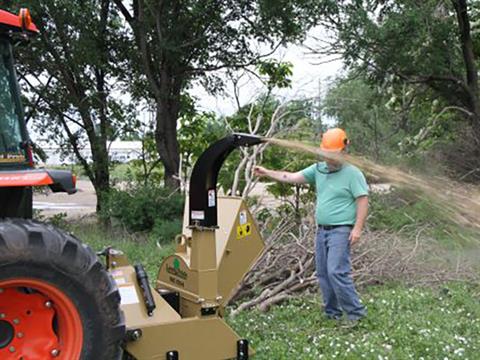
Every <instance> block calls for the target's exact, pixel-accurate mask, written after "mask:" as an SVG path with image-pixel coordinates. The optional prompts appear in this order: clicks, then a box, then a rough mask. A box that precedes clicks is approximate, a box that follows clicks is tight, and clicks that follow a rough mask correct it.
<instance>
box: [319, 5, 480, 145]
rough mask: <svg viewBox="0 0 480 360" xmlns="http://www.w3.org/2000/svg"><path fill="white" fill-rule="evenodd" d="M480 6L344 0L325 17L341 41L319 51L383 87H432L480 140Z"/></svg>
mask: <svg viewBox="0 0 480 360" xmlns="http://www.w3.org/2000/svg"><path fill="white" fill-rule="evenodd" d="M478 7H479V2H478V1H468V2H467V0H451V1H438V0H426V1H415V0H401V1H397V0H395V1H393V0H387V1H385V0H381V1H380V0H378V1H354V2H352V1H338V2H337V4H336V8H335V9H334V10H333V11H332V12H331V13H330V14H329V15H328V16H326V17H325V24H326V26H328V28H329V29H330V30H332V32H333V33H334V34H335V36H336V38H335V41H334V43H332V44H330V45H329V46H326V47H321V48H319V49H318V51H319V52H320V53H329V54H331V53H337V54H338V53H340V54H342V56H343V58H344V60H345V63H346V65H347V66H349V67H350V68H355V69H356V70H358V71H360V72H362V73H363V74H365V75H366V76H367V78H368V79H369V80H370V81H372V82H373V83H375V84H377V85H382V84H386V83H388V84H399V83H404V84H410V85H412V86H415V87H423V88H428V89H430V90H431V91H432V93H433V94H434V95H435V97H436V98H439V99H442V100H444V101H445V102H446V105H447V106H448V110H449V111H456V112H458V113H459V114H460V115H461V116H463V117H465V118H466V119H467V120H468V121H469V122H470V124H471V125H472V127H473V128H474V129H475V132H476V141H477V144H480V101H479V92H478V75H477V67H478V64H477V58H478V54H479V50H480V48H479V46H478V41H475V40H474V39H475V38H476V37H475V36H474V34H473V30H474V29H472V24H471V19H472V16H473V14H475V13H478ZM332 9H333V8H332Z"/></svg>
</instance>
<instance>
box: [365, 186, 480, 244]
mask: <svg viewBox="0 0 480 360" xmlns="http://www.w3.org/2000/svg"><path fill="white" fill-rule="evenodd" d="M369 213H370V216H369V218H368V225H369V227H370V229H371V230H388V231H393V232H401V233H402V234H403V235H405V236H411V235H415V233H416V231H418V230H419V229H420V228H423V229H424V231H423V235H426V236H428V237H431V238H433V239H435V240H436V241H437V242H438V244H439V245H441V246H443V247H445V248H447V249H451V250H453V249H457V250H458V249H461V248H469V247H475V248H478V245H479V241H478V239H479V234H478V230H474V229H468V228H466V227H465V226H461V225H459V224H456V223H455V222H454V221H452V219H450V218H449V217H448V216H446V215H445V214H444V213H442V212H441V210H440V209H438V207H435V206H434V205H433V204H432V203H431V201H428V200H423V199H421V200H419V199H417V198H415V197H414V196H413V195H412V194H409V193H408V192H404V191H399V190H397V191H393V192H392V193H390V194H371V195H370V211H369Z"/></svg>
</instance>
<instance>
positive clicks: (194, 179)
mask: <svg viewBox="0 0 480 360" xmlns="http://www.w3.org/2000/svg"><path fill="white" fill-rule="evenodd" d="M36 33H38V29H37V27H36V26H35V24H34V23H33V22H32V20H31V17H30V14H29V12H28V10H26V9H22V10H21V11H20V13H19V15H18V16H17V15H14V14H12V13H9V12H7V11H2V10H0V52H1V61H0V87H1V89H0V96H1V99H0V359H2V360H44V359H63V360H79V359H82V360H84V359H86V360H114V359H115V360H117V359H124V360H126V359H138V360H147V359H157V360H158V359H167V360H175V359H181V360H217V359H238V360H246V359H249V358H250V357H251V356H252V355H253V350H252V349H251V347H250V346H249V342H248V340H246V339H243V338H241V337H239V336H238V335H237V334H236V333H235V332H234V331H233V330H232V329H231V328H230V327H229V326H228V325H227V323H226V322H225V321H224V315H225V307H226V305H227V303H228V302H229V300H230V299H231V296H232V294H233V293H234V291H235V289H236V287H237V286H238V284H239V282H240V281H241V279H242V277H243V276H244V274H245V273H246V272H247V271H248V270H249V269H250V268H251V267H252V265H253V264H254V262H255V261H256V259H257V258H258V256H259V255H260V254H261V252H262V251H263V249H264V243H263V240H262V238H261V236H260V233H259V231H258V230H257V227H256V225H255V221H254V219H253V217H252V215H251V214H250V212H249V210H248V208H247V206H246V204H245V203H244V201H243V200H242V199H241V198H237V197H221V196H217V188H216V183H217V176H218V173H219V171H220V168H221V166H222V164H223V162H224V160H225V158H226V157H227V156H228V154H229V153H230V152H232V151H233V150H234V149H235V148H237V147H240V146H252V145H256V144H259V143H261V142H262V141H263V140H262V139H261V138H258V137H254V136H249V135H243V134H232V135H230V136H227V137H225V138H223V139H221V140H219V141H217V142H215V143H214V144H212V145H211V146H210V147H209V148H207V149H206V150H205V152H204V153H203V154H202V155H201V156H200V157H199V159H198V161H197V162H196V164H195V166H194V168H193V170H192V174H191V178H190V189H189V196H188V199H187V201H186V206H185V214H184V226H183V230H182V233H181V234H180V235H179V236H177V237H176V239H175V241H176V250H175V253H174V254H173V255H171V256H169V257H167V258H166V259H164V260H163V262H162V263H161V264H160V268H159V271H158V275H157V278H156V280H154V281H151V280H150V279H149V277H148V275H147V273H146V272H145V269H144V268H143V266H142V265H141V264H138V263H137V264H134V265H132V264H131V263H130V261H129V260H128V259H127V257H126V256H125V254H124V253H123V252H122V251H121V250H118V249H114V248H111V247H109V248H106V249H104V250H103V251H101V252H100V253H97V254H96V253H95V252H93V251H92V249H90V248H89V247H88V246H87V245H85V244H83V243H82V242H81V241H80V240H79V239H77V238H76V237H75V236H74V235H73V234H69V233H66V232H64V231H62V230H60V229H57V228H55V227H54V226H52V225H49V224H44V223H41V222H38V221H35V220H32V189H33V188H34V187H40V186H49V187H50V188H51V190H52V191H53V192H67V193H68V194H74V193H75V191H76V189H75V186H76V185H75V183H76V179H75V176H73V175H72V173H71V172H69V171H61V170H45V169H36V168H35V166H34V162H33V157H32V149H31V142H30V140H29V137H28V133H27V129H26V124H25V120H24V113H23V108H22V104H21V101H20V90H19V85H18V82H17V78H16V74H15V67H14V61H13V48H14V46H15V45H16V44H18V43H21V42H23V40H24V39H26V38H30V37H33V36H34V35H35V34H36ZM218 210H220V211H218ZM172 240H173V239H172Z"/></svg>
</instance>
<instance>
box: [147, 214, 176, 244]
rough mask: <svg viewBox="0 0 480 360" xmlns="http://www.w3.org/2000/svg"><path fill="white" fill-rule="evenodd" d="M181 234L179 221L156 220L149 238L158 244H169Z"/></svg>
mask: <svg viewBox="0 0 480 360" xmlns="http://www.w3.org/2000/svg"><path fill="white" fill-rule="evenodd" d="M181 232H182V220H181V219H172V220H165V219H158V220H157V221H156V222H155V225H154V226H153V229H152V233H151V235H150V236H151V237H152V238H153V239H154V240H155V241H157V242H158V243H160V244H168V243H171V242H172V241H173V240H174V239H175V236H177V235H178V234H180V233H181Z"/></svg>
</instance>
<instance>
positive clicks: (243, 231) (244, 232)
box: [237, 223, 252, 239]
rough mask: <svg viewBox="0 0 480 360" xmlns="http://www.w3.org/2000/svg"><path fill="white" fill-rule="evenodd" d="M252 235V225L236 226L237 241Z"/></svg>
mask: <svg viewBox="0 0 480 360" xmlns="http://www.w3.org/2000/svg"><path fill="white" fill-rule="evenodd" d="M251 234H252V224H250V223H246V224H243V225H239V226H237V239H243V238H244V237H246V236H248V235H251Z"/></svg>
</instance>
